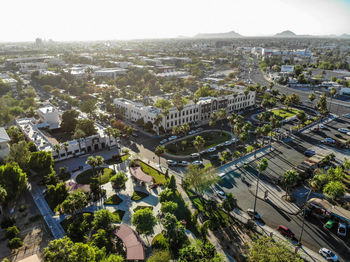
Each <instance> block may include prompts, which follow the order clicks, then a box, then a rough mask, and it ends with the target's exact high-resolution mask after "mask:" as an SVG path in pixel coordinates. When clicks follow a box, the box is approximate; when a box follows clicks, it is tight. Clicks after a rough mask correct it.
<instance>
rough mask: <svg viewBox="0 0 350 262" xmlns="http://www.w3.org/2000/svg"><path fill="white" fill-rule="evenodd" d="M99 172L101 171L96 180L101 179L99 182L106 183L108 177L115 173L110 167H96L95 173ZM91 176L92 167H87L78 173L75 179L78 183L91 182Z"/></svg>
mask: <svg viewBox="0 0 350 262" xmlns="http://www.w3.org/2000/svg"><path fill="white" fill-rule="evenodd" d="M99 172H103V174H102V175H101V177H99V176H98V181H101V182H100V184H101V185H103V184H106V183H108V182H109V180H110V178H111V177H112V176H113V175H115V172H114V170H113V169H110V168H96V169H95V174H98V173H99ZM92 177H93V173H92V168H91V169H88V170H86V171H84V172H82V173H80V174H79V175H78V176H77V178H76V181H77V183H78V184H83V185H86V184H90V183H91V178H92Z"/></svg>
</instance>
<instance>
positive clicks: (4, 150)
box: [0, 127, 11, 160]
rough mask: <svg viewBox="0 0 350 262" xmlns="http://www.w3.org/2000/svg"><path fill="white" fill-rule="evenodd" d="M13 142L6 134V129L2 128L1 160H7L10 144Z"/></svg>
mask: <svg viewBox="0 0 350 262" xmlns="http://www.w3.org/2000/svg"><path fill="white" fill-rule="evenodd" d="M10 141H11V139H10V137H9V136H8V134H7V133H6V130H5V128H3V127H0V159H2V160H3V159H5V158H6V157H7V155H8V154H9V153H10V146H9V142H10Z"/></svg>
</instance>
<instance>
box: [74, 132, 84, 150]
mask: <svg viewBox="0 0 350 262" xmlns="http://www.w3.org/2000/svg"><path fill="white" fill-rule="evenodd" d="M85 136H86V134H85V132H84V131H83V130H81V129H76V130H75V132H74V135H73V138H74V139H76V140H78V145H79V152H81V139H82V138H83V137H85Z"/></svg>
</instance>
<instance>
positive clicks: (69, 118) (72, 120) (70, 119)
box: [60, 110, 79, 133]
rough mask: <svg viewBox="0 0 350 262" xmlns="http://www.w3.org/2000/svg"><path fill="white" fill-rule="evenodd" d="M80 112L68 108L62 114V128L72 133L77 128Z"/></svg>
mask: <svg viewBox="0 0 350 262" xmlns="http://www.w3.org/2000/svg"><path fill="white" fill-rule="evenodd" d="M78 116H79V112H78V111H76V110H66V111H64V112H63V114H62V122H61V126H60V128H61V130H62V131H64V132H67V133H71V132H73V131H74V130H75V127H76V125H77V123H78V120H77V118H78Z"/></svg>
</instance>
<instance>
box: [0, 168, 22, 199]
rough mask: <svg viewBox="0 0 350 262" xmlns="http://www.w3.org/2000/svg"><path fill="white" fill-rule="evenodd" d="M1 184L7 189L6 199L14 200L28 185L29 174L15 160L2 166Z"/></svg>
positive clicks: (0, 173) (0, 172) (0, 170)
mask: <svg viewBox="0 0 350 262" xmlns="http://www.w3.org/2000/svg"><path fill="white" fill-rule="evenodd" d="M0 185H1V186H2V188H3V189H5V190H6V194H7V195H6V201H11V200H14V199H15V198H16V197H18V196H19V195H20V194H21V193H22V191H23V190H24V189H25V188H26V186H27V175H26V173H24V172H23V171H22V169H21V168H20V167H19V165H18V164H17V163H15V162H11V163H7V164H6V165H2V166H0Z"/></svg>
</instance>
